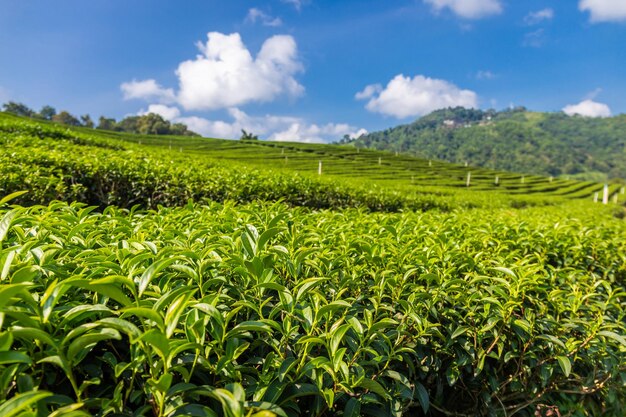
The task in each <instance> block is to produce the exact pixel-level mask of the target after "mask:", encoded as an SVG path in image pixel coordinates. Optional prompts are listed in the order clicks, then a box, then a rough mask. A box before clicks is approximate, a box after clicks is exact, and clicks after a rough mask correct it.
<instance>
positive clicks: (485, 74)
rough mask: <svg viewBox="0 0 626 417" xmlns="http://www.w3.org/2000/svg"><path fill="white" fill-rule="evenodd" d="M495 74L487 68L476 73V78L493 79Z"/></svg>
mask: <svg viewBox="0 0 626 417" xmlns="http://www.w3.org/2000/svg"><path fill="white" fill-rule="evenodd" d="M496 77H497V75H496V74H495V73H493V72H491V71H489V70H480V71H478V72H477V73H476V79H477V80H493V79H494V78H496Z"/></svg>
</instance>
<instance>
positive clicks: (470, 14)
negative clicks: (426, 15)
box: [424, 0, 502, 19]
mask: <svg viewBox="0 0 626 417" xmlns="http://www.w3.org/2000/svg"><path fill="white" fill-rule="evenodd" d="M424 1H425V2H426V3H428V4H430V5H431V6H432V7H433V10H434V11H435V12H437V13H438V12H440V11H441V10H443V9H444V8H448V9H450V10H452V11H453V12H454V13H455V14H456V15H458V16H460V17H462V18H464V19H480V18H481V17H486V16H490V15H495V14H500V13H501V12H502V5H501V4H500V0H424Z"/></svg>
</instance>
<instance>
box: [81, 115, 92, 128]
mask: <svg viewBox="0 0 626 417" xmlns="http://www.w3.org/2000/svg"><path fill="white" fill-rule="evenodd" d="M80 120H81V122H82V123H83V126H85V127H89V128H91V129H93V120H91V116H90V115H88V114H83V115H82V116H80Z"/></svg>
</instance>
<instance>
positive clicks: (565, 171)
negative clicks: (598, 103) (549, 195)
mask: <svg viewBox="0 0 626 417" xmlns="http://www.w3.org/2000/svg"><path fill="white" fill-rule="evenodd" d="M625 127H626V116H624V115H621V116H616V117H611V118H588V117H581V116H573V117H570V116H567V115H565V114H563V113H532V112H527V111H526V110H525V109H524V108H519V109H514V110H513V111H504V112H495V111H493V110H489V111H481V110H474V109H464V108H455V109H445V110H438V111H436V112H433V113H432V114H430V115H427V116H424V117H423V118H421V119H418V120H417V121H416V122H414V123H412V124H408V125H403V126H398V127H396V128H392V129H387V130H385V131H382V132H375V133H371V134H368V135H365V136H363V137H361V138H359V139H358V140H357V141H356V142H355V144H357V145H360V146H367V147H371V148H374V149H380V150H390V151H400V152H410V153H417V154H419V155H420V156H422V157H424V158H433V159H440V160H444V161H450V162H457V163H464V162H466V161H469V162H470V163H471V164H472V165H475V166H481V167H486V168H491V169H501V170H506V171H516V172H528V173H534V174H538V175H553V176H565V175H575V176H576V177H577V178H579V179H587V180H600V181H604V180H606V179H607V178H616V177H621V178H626V154H625V153H624V147H625V146H626V142H625V139H624V134H623V132H624V129H625Z"/></svg>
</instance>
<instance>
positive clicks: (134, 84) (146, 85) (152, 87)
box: [120, 80, 176, 103]
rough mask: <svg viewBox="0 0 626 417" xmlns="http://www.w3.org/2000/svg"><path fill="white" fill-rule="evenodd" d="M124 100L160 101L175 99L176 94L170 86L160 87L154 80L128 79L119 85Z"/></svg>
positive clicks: (169, 101)
mask: <svg viewBox="0 0 626 417" xmlns="http://www.w3.org/2000/svg"><path fill="white" fill-rule="evenodd" d="M120 88H121V90H122V93H124V100H132V99H142V100H148V101H153V100H157V101H159V102H162V103H171V102H173V101H175V99H176V95H175V94H174V90H172V89H171V88H163V87H161V86H160V85H159V84H158V83H157V82H156V81H155V80H144V81H136V80H133V81H130V82H127V83H123V84H122V85H121V87H120Z"/></svg>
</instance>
